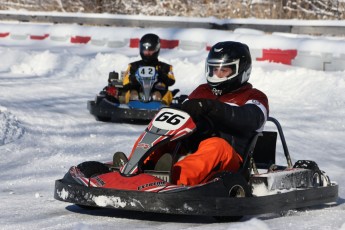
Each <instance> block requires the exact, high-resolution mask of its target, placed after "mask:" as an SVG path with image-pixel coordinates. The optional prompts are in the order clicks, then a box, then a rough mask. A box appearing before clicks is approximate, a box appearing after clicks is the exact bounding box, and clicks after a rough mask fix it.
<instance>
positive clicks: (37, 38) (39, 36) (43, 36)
mask: <svg viewBox="0 0 345 230" xmlns="http://www.w3.org/2000/svg"><path fill="white" fill-rule="evenodd" d="M47 37H49V34H44V35H30V39H33V40H44V39H46V38H47Z"/></svg>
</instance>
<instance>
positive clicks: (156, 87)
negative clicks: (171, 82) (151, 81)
mask: <svg viewBox="0 0 345 230" xmlns="http://www.w3.org/2000/svg"><path fill="white" fill-rule="evenodd" d="M155 89H158V90H165V89H166V85H165V84H164V83H163V82H158V83H157V84H156V85H155Z"/></svg>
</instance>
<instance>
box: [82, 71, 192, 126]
mask: <svg viewBox="0 0 345 230" xmlns="http://www.w3.org/2000/svg"><path fill="white" fill-rule="evenodd" d="M157 76H158V75H157V73H156V70H155V68H154V67H150V66H143V67H140V68H139V69H138V71H137V72H136V79H137V81H138V82H139V83H140V86H141V88H140V92H139V98H138V99H135V100H130V101H129V102H128V103H125V102H124V101H125V99H124V97H125V93H126V91H124V90H123V84H122V79H120V78H119V74H118V73H117V72H114V71H113V72H110V73H109V77H108V86H107V87H113V89H114V90H115V91H116V92H115V93H114V94H116V95H109V94H108V93H107V91H106V88H107V87H105V88H104V89H103V91H101V92H100V93H99V94H97V95H96V97H95V100H90V101H88V102H87V109H88V110H89V111H90V113H91V114H92V115H94V116H95V118H96V120H98V121H105V122H108V121H109V122H130V123H146V124H148V123H149V122H150V121H151V119H152V118H153V117H154V115H156V113H157V112H158V111H159V110H160V109H161V108H163V107H179V106H180V104H181V102H182V101H183V100H184V99H185V98H186V97H187V96H186V95H180V96H178V97H176V94H177V93H178V92H179V90H178V89H174V90H173V91H172V95H173V97H174V98H173V101H172V103H171V104H170V105H169V106H167V105H166V104H164V103H163V102H162V101H161V100H155V99H154V98H153V97H152V96H151V91H152V89H153V87H154V86H155V87H156V86H157V85H155V83H156V82H157Z"/></svg>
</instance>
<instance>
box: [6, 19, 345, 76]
mask: <svg viewBox="0 0 345 230" xmlns="http://www.w3.org/2000/svg"><path fill="white" fill-rule="evenodd" d="M30 26H32V25H30ZM78 29H80V28H78ZM103 29H104V28H103ZM46 30H47V29H46ZM16 31H18V30H16ZM43 31H44V30H43ZM59 31H61V28H60V30H59ZM77 31H78V30H77ZM80 31H82V33H81V34H83V33H84V34H85V32H88V31H87V29H85V30H82V29H80ZM68 33H70V32H69V31H67V32H64V33H60V34H59V33H57V32H56V31H55V33H54V32H52V33H45V32H44V33H42V34H39V33H36V34H34V33H33V34H28V33H25V31H24V32H23V31H22V32H21V33H20V32H11V31H1V29H0V39H8V38H10V39H11V40H12V39H13V40H17V41H20V40H35V41H37V42H39V41H44V40H48V39H49V40H50V41H55V42H67V43H72V44H87V45H95V46H108V47H110V48H123V47H126V46H127V47H130V48H138V47H139V41H140V37H129V38H124V36H125V35H122V37H115V38H113V37H112V36H106V35H105V36H104V37H101V38H100V37H99V36H100V35H99V34H97V35H95V36H91V35H68ZM228 33H229V32H228ZM128 34H129V35H128V36H132V35H131V34H130V33H128ZM230 38H231V39H232V37H230ZM291 39H293V38H291ZM212 45H213V44H207V43H206V42H201V41H192V40H186V39H182V40H179V39H171V40H170V39H164V38H162V39H161V48H162V49H175V48H178V49H181V50H184V51H190V50H210V48H211V46H212ZM251 53H252V58H253V60H256V61H269V62H275V63H282V64H285V65H293V66H300V67H305V68H310V69H315V70H323V71H325V70H330V71H339V70H345V54H340V55H339V54H338V55H335V56H334V55H333V54H330V53H321V54H320V53H317V52H307V51H299V50H297V49H277V48H269V47H265V48H252V49H251Z"/></svg>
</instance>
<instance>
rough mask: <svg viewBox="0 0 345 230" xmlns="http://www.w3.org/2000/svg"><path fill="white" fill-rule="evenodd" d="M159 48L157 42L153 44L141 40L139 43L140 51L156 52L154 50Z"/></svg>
mask: <svg viewBox="0 0 345 230" xmlns="http://www.w3.org/2000/svg"><path fill="white" fill-rule="evenodd" d="M159 48H160V44H159V43H158V44H156V45H154V44H152V43H150V42H143V43H141V44H140V49H141V50H142V51H145V50H149V51H154V52H156V51H158V50H159Z"/></svg>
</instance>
